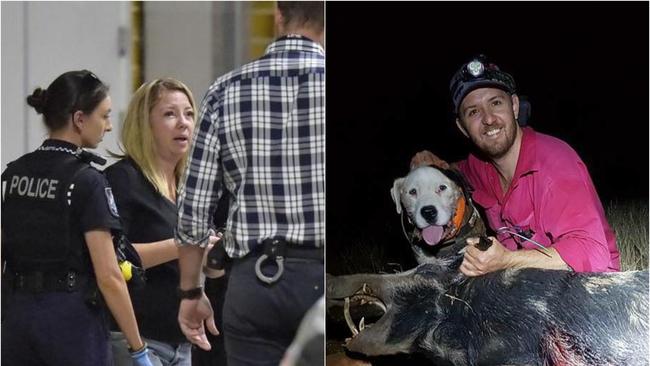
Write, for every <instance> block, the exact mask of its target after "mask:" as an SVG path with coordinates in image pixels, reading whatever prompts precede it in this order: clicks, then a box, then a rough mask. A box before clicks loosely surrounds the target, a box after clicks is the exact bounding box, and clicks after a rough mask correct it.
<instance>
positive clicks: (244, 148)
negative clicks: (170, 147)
mask: <svg viewBox="0 0 650 366" xmlns="http://www.w3.org/2000/svg"><path fill="white" fill-rule="evenodd" d="M323 13H324V4H323V2H281V1H280V2H278V3H277V9H276V14H275V20H276V21H275V23H276V29H277V31H278V34H279V35H280V38H278V39H277V40H276V41H275V42H273V43H271V44H270V45H269V46H268V48H267V50H266V54H265V55H264V56H263V57H261V58H260V59H258V60H256V61H253V62H251V63H249V64H247V65H244V66H242V67H241V68H239V69H236V70H234V71H232V72H230V73H228V74H226V75H224V76H222V77H220V78H218V79H217V80H216V81H215V82H214V83H213V84H212V86H211V87H210V89H209V90H208V92H207V94H206V96H205V98H204V99H203V102H202V105H201V110H200V114H199V117H198V121H197V127H196V129H195V136H194V139H193V143H192V148H191V150H190V160H189V163H188V164H187V169H186V171H185V174H184V178H183V179H182V183H181V186H180V188H179V194H178V201H177V204H178V228H177V233H176V241H177V244H178V245H179V263H180V270H181V281H180V287H179V291H178V292H179V296H180V297H181V299H182V301H181V305H180V309H179V314H178V320H179V323H180V327H181V329H182V331H183V332H184V333H185V335H186V336H187V338H188V339H189V340H190V341H191V342H192V343H194V344H197V345H198V346H199V347H201V348H203V349H206V350H209V349H210V343H209V342H208V340H207V337H206V334H205V326H207V328H208V330H209V331H210V332H211V333H213V334H216V333H217V329H216V327H215V325H214V315H213V311H212V307H211V305H210V302H209V300H208V298H207V297H206V296H205V294H204V293H203V290H202V287H201V285H202V279H201V264H202V257H203V252H204V248H205V247H206V246H207V245H208V242H209V241H210V240H211V238H210V237H211V235H212V231H211V229H212V228H211V225H210V223H211V222H212V216H213V214H214V212H215V210H216V204H217V202H218V200H219V198H220V197H221V195H222V194H225V195H227V197H228V203H229V211H228V218H227V222H226V227H225V231H224V235H223V238H222V240H221V241H220V243H218V244H217V245H224V247H225V250H226V253H227V255H228V257H230V258H231V260H232V262H231V264H232V267H231V268H230V279H229V283H228V290H227V292H226V299H225V304H224V310H223V331H224V336H225V346H226V353H227V357H228V364H229V365H230V366H237V365H277V364H278V363H279V362H280V360H281V358H282V355H283V354H284V352H285V349H286V348H287V347H288V345H289V344H290V343H291V341H292V339H293V337H294V333H295V332H296V329H297V327H298V325H299V323H300V320H301V318H302V317H303V315H304V313H305V312H306V310H307V309H309V308H310V306H311V305H312V304H314V303H315V301H316V300H317V299H318V298H319V297H320V296H322V295H323V292H324V291H323V285H324V278H323V276H324V275H323V273H324V267H323V248H324V243H325V225H324V224H325V51H324V48H323V34H324V32H323V31H324V19H323Z"/></svg>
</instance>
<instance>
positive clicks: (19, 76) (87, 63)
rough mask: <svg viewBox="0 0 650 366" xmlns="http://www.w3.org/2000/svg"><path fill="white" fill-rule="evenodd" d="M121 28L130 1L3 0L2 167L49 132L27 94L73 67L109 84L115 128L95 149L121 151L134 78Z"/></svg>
mask: <svg viewBox="0 0 650 366" xmlns="http://www.w3.org/2000/svg"><path fill="white" fill-rule="evenodd" d="M120 27H124V28H125V29H126V30H127V31H128V27H129V3H128V2H10V3H8V2H2V112H1V115H2V121H1V125H2V157H1V158H2V169H3V170H4V167H5V165H6V164H7V163H8V162H9V161H12V160H14V159H16V158H17V157H19V156H20V155H22V154H24V153H26V152H28V151H31V150H33V149H35V148H36V147H38V146H39V145H40V143H41V142H42V141H43V139H45V138H46V136H47V132H46V129H45V127H44V125H43V123H42V120H41V116H39V115H37V114H36V112H35V111H34V109H33V108H31V107H29V106H28V105H27V104H26V103H25V98H26V97H27V95H28V94H30V93H31V92H32V91H33V90H34V89H35V88H36V87H39V86H40V87H43V88H46V87H47V86H48V85H49V84H50V83H51V82H52V81H53V80H54V79H55V78H56V77H57V76H59V75H60V74H62V73H63V72H66V71H70V70H79V69H88V70H91V71H93V72H94V73H95V74H96V75H97V76H98V77H99V78H100V79H102V80H103V81H104V82H105V83H107V84H109V86H110V88H111V90H110V94H111V98H112V100H113V113H112V121H113V124H114V126H115V128H114V130H113V132H112V133H109V134H107V135H106V136H105V138H104V141H103V142H102V144H100V146H99V147H98V148H97V150H95V152H97V153H99V154H101V155H105V151H106V149H107V148H109V149H111V150H114V151H117V144H116V141H117V136H118V135H119V123H118V121H119V120H120V117H121V115H122V114H123V113H124V112H125V110H126V105H127V103H128V98H129V96H130V90H129V86H130V77H131V76H130V73H129V64H128V62H129V54H128V49H127V53H126V54H122V55H120V54H119V52H118V49H119V47H118V46H119V45H118V29H119V28H120ZM127 40H128V37H127ZM126 45H127V47H128V42H127V43H126Z"/></svg>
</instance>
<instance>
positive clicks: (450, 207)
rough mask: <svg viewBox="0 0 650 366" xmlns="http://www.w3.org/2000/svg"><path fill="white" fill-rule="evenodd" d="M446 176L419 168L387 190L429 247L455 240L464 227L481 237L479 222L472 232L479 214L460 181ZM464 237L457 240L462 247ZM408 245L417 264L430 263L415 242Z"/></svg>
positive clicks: (482, 227)
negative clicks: (410, 245)
mask: <svg viewBox="0 0 650 366" xmlns="http://www.w3.org/2000/svg"><path fill="white" fill-rule="evenodd" d="M447 174H449V172H448V173H447ZM447 174H445V173H443V172H442V171H440V170H439V169H436V168H433V167H429V166H423V167H419V168H416V169H414V170H412V171H411V172H410V173H409V174H408V175H407V176H405V177H402V178H397V179H395V181H394V182H393V188H392V189H391V190H390V193H391V196H392V198H393V201H394V202H395V208H396V209H397V213H399V214H401V213H402V206H403V207H404V211H405V212H406V214H407V216H408V218H409V220H410V221H411V223H412V224H414V225H415V226H416V227H417V228H418V229H419V230H418V231H419V233H420V235H419V236H420V237H421V239H422V240H423V241H424V243H426V244H428V245H429V246H434V245H436V244H440V243H448V242H450V241H451V240H452V239H456V241H458V234H461V233H460V232H459V231H460V229H461V228H462V227H465V226H467V227H468V228H469V229H471V231H472V233H479V234H483V233H484V231H485V227H484V226H483V224H482V222H481V225H479V227H477V228H476V229H477V230H474V229H475V226H477V225H475V224H476V222H477V221H481V220H477V218H478V217H479V215H478V212H477V211H476V209H475V208H474V207H473V205H472V204H471V201H470V200H469V198H467V199H466V197H465V194H464V192H463V187H462V183H461V182H460V179H461V178H460V177H456V176H453V177H454V179H452V178H451V177H452V176H451V175H447ZM481 230H482V231H483V232H481ZM465 234H466V233H462V235H461V236H462V238H460V239H463V242H462V243H461V244H462V246H461V247H464V245H465V242H464V238H466V237H467V236H466V235H465ZM477 236H478V235H477ZM411 244H412V247H413V250H414V252H415V254H416V258H417V260H418V262H419V263H423V262H430V260H429V259H430V258H429V257H431V255H428V254H426V253H424V252H423V250H422V248H420V247H419V246H418V245H416V244H415V243H411ZM454 250H456V251H457V249H454Z"/></svg>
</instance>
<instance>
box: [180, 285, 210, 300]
mask: <svg viewBox="0 0 650 366" xmlns="http://www.w3.org/2000/svg"><path fill="white" fill-rule="evenodd" d="M176 294H178V297H179V298H180V299H181V300H183V299H188V300H196V299H198V298H199V297H201V295H202V294H203V286H199V287H195V288H193V289H190V290H182V289H181V288H180V287H179V288H178V289H176Z"/></svg>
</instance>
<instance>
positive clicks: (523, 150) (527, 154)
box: [515, 127, 539, 177]
mask: <svg viewBox="0 0 650 366" xmlns="http://www.w3.org/2000/svg"><path fill="white" fill-rule="evenodd" d="M521 130H522V136H521V147H520V148H519V158H518V159H517V169H516V170H515V176H516V177H521V176H522V175H525V174H528V173H533V172H536V171H538V170H539V162H538V160H537V150H536V146H537V136H536V135H537V133H536V132H535V130H533V129H532V128H531V127H523V128H522V129H521Z"/></svg>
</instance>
